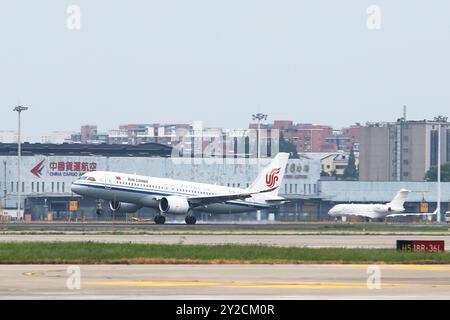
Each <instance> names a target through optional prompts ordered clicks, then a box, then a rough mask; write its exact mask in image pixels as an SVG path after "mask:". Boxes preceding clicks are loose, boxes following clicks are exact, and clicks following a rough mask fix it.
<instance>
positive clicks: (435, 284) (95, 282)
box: [0, 265, 450, 300]
mask: <svg viewBox="0 0 450 320" xmlns="http://www.w3.org/2000/svg"><path fill="white" fill-rule="evenodd" d="M77 268H78V267H76V266H75V267H73V266H67V265H2V266H0V299H181V300H185V299H257V300H262V299H450V265H379V266H367V265H83V266H80V267H79V268H80V269H77ZM378 268H379V269H378ZM68 270H69V271H68ZM78 274H79V275H80V276H79V277H78V276H77V275H78ZM78 283H79V285H80V286H79V289H78V287H77V284H78Z"/></svg>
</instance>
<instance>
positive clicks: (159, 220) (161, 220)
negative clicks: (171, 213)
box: [155, 214, 166, 224]
mask: <svg viewBox="0 0 450 320" xmlns="http://www.w3.org/2000/svg"><path fill="white" fill-rule="evenodd" d="M165 222H166V217H164V216H163V215H161V214H159V215H157V216H155V224H164V223H165Z"/></svg>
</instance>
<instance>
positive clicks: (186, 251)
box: [0, 242, 450, 264]
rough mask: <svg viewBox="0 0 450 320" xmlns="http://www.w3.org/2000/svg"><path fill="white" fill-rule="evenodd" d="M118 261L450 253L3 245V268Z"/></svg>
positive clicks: (357, 258) (434, 258) (329, 259)
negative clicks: (20, 265) (25, 265)
mask: <svg viewBox="0 0 450 320" xmlns="http://www.w3.org/2000/svg"><path fill="white" fill-rule="evenodd" d="M46 263H48V264H55V263H61V264H101V263H106V264H113V263H125V264H127V263H130V264H131V263H147V264H149V263H436V264H442V263H447V264H448V263H450V252H445V253H439V254H436V253H434V254H433V253H406V252H397V251H396V250H395V249H340V248H321V249H312V248H284V247H283V248H278V247H269V246H260V245H215V246H207V245H155V244H112V243H111V244H107V243H93V242H69V243H0V264H46Z"/></svg>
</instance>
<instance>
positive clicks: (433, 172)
mask: <svg viewBox="0 0 450 320" xmlns="http://www.w3.org/2000/svg"><path fill="white" fill-rule="evenodd" d="M425 180H426V181H437V166H431V167H430V170H428V171H427V173H426V174H425ZM441 181H444V182H450V162H445V163H444V164H441Z"/></svg>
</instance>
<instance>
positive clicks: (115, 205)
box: [109, 201, 142, 213]
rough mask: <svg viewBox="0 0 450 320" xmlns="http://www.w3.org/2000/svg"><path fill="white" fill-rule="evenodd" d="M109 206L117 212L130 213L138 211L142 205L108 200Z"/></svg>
mask: <svg viewBox="0 0 450 320" xmlns="http://www.w3.org/2000/svg"><path fill="white" fill-rule="evenodd" d="M109 208H110V209H111V210H113V211H115V212H117V213H132V212H136V211H138V210H139V209H140V208H142V206H139V205H137V204H134V203H127V202H120V201H110V202H109Z"/></svg>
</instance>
